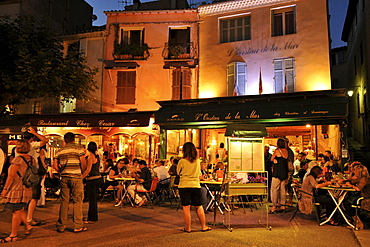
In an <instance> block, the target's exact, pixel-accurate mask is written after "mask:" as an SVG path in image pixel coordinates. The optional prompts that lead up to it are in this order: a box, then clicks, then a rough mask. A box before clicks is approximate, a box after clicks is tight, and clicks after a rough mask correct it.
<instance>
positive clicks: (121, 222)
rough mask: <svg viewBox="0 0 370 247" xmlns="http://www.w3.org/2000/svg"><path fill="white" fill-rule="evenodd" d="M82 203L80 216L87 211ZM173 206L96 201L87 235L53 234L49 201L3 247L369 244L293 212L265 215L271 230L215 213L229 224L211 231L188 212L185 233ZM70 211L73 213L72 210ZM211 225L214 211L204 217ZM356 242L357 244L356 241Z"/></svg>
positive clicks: (3, 223)
mask: <svg viewBox="0 0 370 247" xmlns="http://www.w3.org/2000/svg"><path fill="white" fill-rule="evenodd" d="M87 206H88V204H87V203H84V213H85V214H86V211H87ZM176 208H177V204H176V203H174V204H173V205H170V204H169V203H167V204H166V205H165V206H161V207H159V206H155V207H154V209H151V208H150V207H142V208H132V207H131V206H128V205H126V206H124V207H122V208H120V207H115V206H114V202H112V203H108V202H104V203H102V204H100V203H99V217H100V218H99V222H98V223H95V224H90V225H87V227H88V228H89V230H88V231H86V232H83V233H79V234H76V233H73V232H71V231H72V229H73V224H72V219H71V220H70V225H69V226H68V229H67V230H66V232H64V233H57V232H56V231H55V230H56V228H55V222H56V220H57V215H58V210H59V202H58V201H55V200H52V201H48V202H47V206H46V207H44V208H37V210H36V212H35V217H36V219H37V220H42V221H43V223H44V224H43V225H41V226H38V227H34V231H33V233H32V235H31V236H28V237H26V236H25V235H24V233H23V227H21V228H20V231H19V235H18V241H17V242H15V243H11V244H7V246H27V247H29V246H38V247H42V246H161V247H164V246H180V247H181V246H186V247H191V246H202V247H208V246H216V247H217V246H228V247H229V246H256V247H258V246H267V247H269V246H273V247H278V246H330V247H336V246H338V247H342V246H344V245H346V246H351V247H353V246H363V247H365V246H370V239H369V238H370V237H369V235H370V234H369V232H370V231H369V229H365V230H361V231H353V230H352V229H347V228H346V227H345V226H330V225H324V226H318V225H317V223H316V220H315V216H314V215H313V214H312V215H309V216H307V215H303V214H301V213H297V215H296V217H295V218H294V219H293V221H292V222H289V219H290V217H291V215H292V213H293V212H292V210H293V208H289V211H288V212H287V213H281V214H274V215H268V216H269V217H268V225H270V226H271V230H268V229H266V227H264V226H262V225H260V224H259V220H260V221H261V223H262V224H265V225H266V223H267V221H266V214H265V212H264V210H263V209H262V208H261V207H259V208H258V210H255V209H253V212H251V211H250V209H249V208H246V209H245V214H244V212H243V209H242V208H239V209H237V210H235V211H234V214H230V215H228V214H227V215H226V218H225V219H224V217H223V216H222V215H221V214H220V213H218V214H217V218H216V222H217V223H218V222H222V221H223V220H228V218H229V217H230V225H231V227H232V231H231V232H230V231H229V230H228V229H226V228H225V227H224V226H223V225H216V226H214V229H213V230H212V231H209V232H201V231H200V225H199V223H198V220H197V218H196V214H195V211H192V217H193V218H192V222H193V223H192V224H193V232H192V233H190V234H189V233H183V232H181V231H180V229H181V228H182V227H183V225H184V223H183V219H182V211H181V209H180V210H179V211H176ZM71 213H72V212H71ZM206 217H207V221H208V222H213V213H209V214H207V215H206ZM10 223H11V215H10V213H9V212H0V235H1V237H5V236H6V234H7V233H8V232H9V231H10V227H11V224H10ZM357 239H358V240H357Z"/></svg>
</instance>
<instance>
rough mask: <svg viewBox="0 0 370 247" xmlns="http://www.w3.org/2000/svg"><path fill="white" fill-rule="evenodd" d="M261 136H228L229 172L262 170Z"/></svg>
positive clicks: (263, 167)
mask: <svg viewBox="0 0 370 247" xmlns="http://www.w3.org/2000/svg"><path fill="white" fill-rule="evenodd" d="M264 169H265V166H264V157H263V139H262V138H229V172H241V171H243V172H264Z"/></svg>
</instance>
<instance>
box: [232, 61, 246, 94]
mask: <svg viewBox="0 0 370 247" xmlns="http://www.w3.org/2000/svg"><path fill="white" fill-rule="evenodd" d="M246 78H247V65H246V63H243V62H232V63H229V64H228V65H227V96H238V95H245V94H246V81H247V80H246Z"/></svg>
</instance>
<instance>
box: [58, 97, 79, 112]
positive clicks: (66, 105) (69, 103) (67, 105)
mask: <svg viewBox="0 0 370 247" xmlns="http://www.w3.org/2000/svg"><path fill="white" fill-rule="evenodd" d="M60 102H61V103H60V108H59V112H60V113H68V112H75V111H76V99H75V98H63V97H61V101H60Z"/></svg>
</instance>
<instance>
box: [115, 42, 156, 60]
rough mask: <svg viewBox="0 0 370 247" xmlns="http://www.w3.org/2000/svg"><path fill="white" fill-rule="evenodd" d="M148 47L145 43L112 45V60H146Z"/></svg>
mask: <svg viewBox="0 0 370 247" xmlns="http://www.w3.org/2000/svg"><path fill="white" fill-rule="evenodd" d="M149 49H150V47H149V46H148V45H147V44H142V45H140V44H116V45H115V46H114V52H113V57H114V60H146V59H148V57H149V56H150V53H149Z"/></svg>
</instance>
